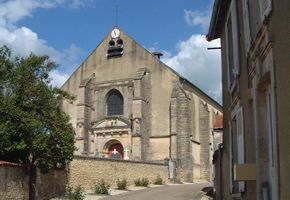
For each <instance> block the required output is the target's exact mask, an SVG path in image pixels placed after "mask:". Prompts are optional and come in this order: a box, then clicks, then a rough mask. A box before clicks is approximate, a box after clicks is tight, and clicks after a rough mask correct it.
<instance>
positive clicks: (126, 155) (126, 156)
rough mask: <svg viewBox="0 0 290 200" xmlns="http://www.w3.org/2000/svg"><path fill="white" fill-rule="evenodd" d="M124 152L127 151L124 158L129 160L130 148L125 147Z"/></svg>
mask: <svg viewBox="0 0 290 200" xmlns="http://www.w3.org/2000/svg"><path fill="white" fill-rule="evenodd" d="M124 153H125V156H124V160H129V156H128V153H129V150H128V149H127V148H125V150H124Z"/></svg>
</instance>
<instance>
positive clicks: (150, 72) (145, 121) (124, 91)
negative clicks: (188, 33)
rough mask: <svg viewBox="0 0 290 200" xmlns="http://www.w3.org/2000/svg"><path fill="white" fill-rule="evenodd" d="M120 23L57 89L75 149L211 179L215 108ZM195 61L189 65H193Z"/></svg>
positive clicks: (217, 107)
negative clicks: (169, 164) (63, 96)
mask: <svg viewBox="0 0 290 200" xmlns="http://www.w3.org/2000/svg"><path fill="white" fill-rule="evenodd" d="M160 56H161V54H160V53H151V52H149V51H147V50H146V49H145V48H144V47H142V46H141V45H139V44H138V43H137V42H136V41H134V40H133V39H132V38H130V37H129V36H128V35H127V34H126V33H124V32H123V31H122V30H121V29H120V28H118V27H114V28H113V30H112V32H111V33H110V34H108V35H107V36H106V37H105V39H104V40H103V41H102V42H101V43H100V44H99V45H98V46H97V48H96V49H95V50H94V51H93V52H92V53H91V54H90V55H89V56H88V57H87V59H86V60H85V61H84V62H83V63H82V64H81V65H80V66H79V68H78V69H77V70H76V71H75V72H74V73H73V74H72V75H71V76H70V78H69V79H68V80H67V81H66V82H65V84H64V85H63V86H62V89H63V90H65V91H67V92H69V93H70V94H72V95H74V96H76V100H75V101H74V102H73V103H70V102H67V101H63V102H62V109H63V110H64V111H65V112H66V113H67V114H68V115H69V116H70V118H71V123H72V125H73V126H74V128H75V131H76V148H77V150H76V151H75V154H76V155H84V156H92V157H104V158H112V159H125V160H141V161H153V162H164V161H165V160H167V159H170V160H172V161H174V163H175V166H176V178H177V180H179V181H187V182H192V181H193V180H199V179H208V180H209V179H210V176H211V148H212V146H211V144H213V142H212V141H211V140H212V139H211V138H212V137H211V132H212V128H213V123H214V121H215V119H216V117H217V116H218V115H220V114H221V113H222V108H221V106H220V105H219V104H218V103H217V102H215V101H214V100H213V99H211V98H210V97H209V96H207V95H206V94H205V93H204V92H202V91H201V90H200V89H198V88H197V87H196V86H195V85H193V84H192V83H191V82H189V81H188V80H186V79H185V78H183V77H182V76H180V75H179V74H178V73H177V72H175V71H174V70H172V69H171V68H170V67H168V66H167V65H165V64H164V63H162V62H161V61H160ZM193 64H194V63H193Z"/></svg>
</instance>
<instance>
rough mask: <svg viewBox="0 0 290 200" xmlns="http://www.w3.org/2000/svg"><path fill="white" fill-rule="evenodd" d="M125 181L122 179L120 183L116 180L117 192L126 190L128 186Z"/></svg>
mask: <svg viewBox="0 0 290 200" xmlns="http://www.w3.org/2000/svg"><path fill="white" fill-rule="evenodd" d="M127 184H128V183H127V179H125V178H123V179H122V180H121V181H120V180H119V179H118V180H117V187H118V190H126V189H127V187H128V185H127Z"/></svg>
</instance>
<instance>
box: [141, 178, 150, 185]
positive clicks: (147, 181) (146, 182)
mask: <svg viewBox="0 0 290 200" xmlns="http://www.w3.org/2000/svg"><path fill="white" fill-rule="evenodd" d="M141 185H142V186H144V187H148V185H149V180H148V178H142V180H141Z"/></svg>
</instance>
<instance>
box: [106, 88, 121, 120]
mask: <svg viewBox="0 0 290 200" xmlns="http://www.w3.org/2000/svg"><path fill="white" fill-rule="evenodd" d="M123 107H124V100H123V96H122V95H121V93H120V92H119V91H117V90H112V91H110V92H109V94H108V97H107V115H108V116H112V115H122V114H123Z"/></svg>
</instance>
